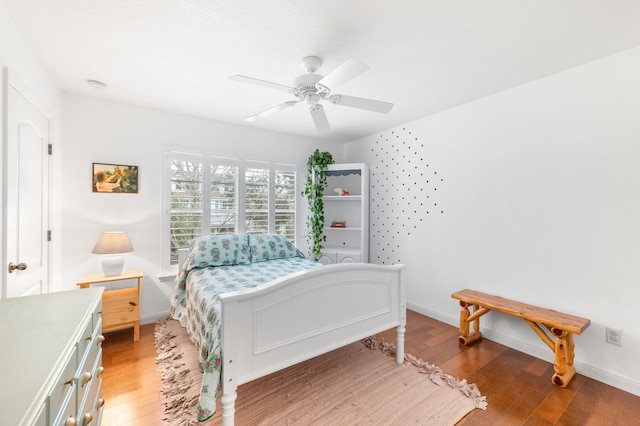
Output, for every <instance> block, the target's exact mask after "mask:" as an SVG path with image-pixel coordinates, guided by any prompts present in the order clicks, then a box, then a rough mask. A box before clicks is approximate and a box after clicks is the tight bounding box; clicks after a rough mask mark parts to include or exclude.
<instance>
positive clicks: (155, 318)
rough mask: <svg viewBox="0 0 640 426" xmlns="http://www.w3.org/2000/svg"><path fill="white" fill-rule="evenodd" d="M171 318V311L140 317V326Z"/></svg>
mask: <svg viewBox="0 0 640 426" xmlns="http://www.w3.org/2000/svg"><path fill="white" fill-rule="evenodd" d="M168 316H169V311H164V312H156V313H153V314H147V315H140V324H151V323H154V322H156V321H158V320H161V319H162V318H166V317H168Z"/></svg>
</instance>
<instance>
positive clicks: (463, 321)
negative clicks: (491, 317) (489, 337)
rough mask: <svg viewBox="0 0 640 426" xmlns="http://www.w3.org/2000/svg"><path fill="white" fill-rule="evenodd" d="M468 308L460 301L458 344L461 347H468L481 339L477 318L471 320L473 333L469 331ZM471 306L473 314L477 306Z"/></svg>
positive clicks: (469, 314) (478, 318) (478, 319)
mask: <svg viewBox="0 0 640 426" xmlns="http://www.w3.org/2000/svg"><path fill="white" fill-rule="evenodd" d="M469 306H470V305H468V304H467V303H466V302H462V301H460V337H459V338H458V342H460V344H461V345H468V344H471V343H473V342H475V341H476V340H479V339H480V338H482V333H480V317H479V316H477V317H475V318H474V319H473V332H470V331H469V317H470V316H471V313H470V312H469ZM471 306H473V311H474V313H475V312H476V311H477V310H478V305H471Z"/></svg>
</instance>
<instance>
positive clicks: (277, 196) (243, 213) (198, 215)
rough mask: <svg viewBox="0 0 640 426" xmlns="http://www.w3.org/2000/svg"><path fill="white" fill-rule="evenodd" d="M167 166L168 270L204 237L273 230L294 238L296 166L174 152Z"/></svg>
mask: <svg viewBox="0 0 640 426" xmlns="http://www.w3.org/2000/svg"><path fill="white" fill-rule="evenodd" d="M167 169H168V174H169V179H168V190H167V192H168V198H169V200H170V201H169V203H168V205H169V206H168V208H167V214H166V223H167V224H168V237H167V238H166V240H168V241H169V247H168V249H167V250H166V253H167V254H166V257H165V259H167V260H165V262H164V263H165V265H166V268H167V269H171V268H172V267H175V265H177V263H178V249H181V248H188V246H189V242H190V241H191V240H192V239H194V238H197V237H200V236H202V235H215V234H229V233H247V234H267V233H272V234H280V235H283V236H286V237H287V238H290V239H291V240H294V241H295V237H296V232H295V229H296V172H295V166H293V165H283V164H274V163H263V162H255V161H243V160H236V159H227V158H220V157H212V156H205V155H196V154H185V153H176V152H171V153H169V154H168V156H167Z"/></svg>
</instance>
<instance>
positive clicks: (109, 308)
mask: <svg viewBox="0 0 640 426" xmlns="http://www.w3.org/2000/svg"><path fill="white" fill-rule="evenodd" d="M143 275H144V272H143V271H142V270H141V269H134V270H130V271H123V272H122V273H121V274H120V275H114V276H111V277H105V276H104V275H103V274H91V275H85V276H84V277H82V279H81V280H80V281H78V283H77V285H78V286H80V288H89V286H91V285H92V284H104V283H110V282H116V281H124V280H138V285H137V286H136V287H128V288H120V289H116V290H108V291H105V292H104V293H102V331H103V332H107V331H112V330H119V329H121V328H128V327H133V340H134V341H136V342H137V341H138V340H139V339H140V281H141V280H142V276H143Z"/></svg>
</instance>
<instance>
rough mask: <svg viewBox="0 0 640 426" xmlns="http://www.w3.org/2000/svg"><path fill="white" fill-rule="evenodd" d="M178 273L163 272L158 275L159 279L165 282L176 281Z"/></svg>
mask: <svg viewBox="0 0 640 426" xmlns="http://www.w3.org/2000/svg"><path fill="white" fill-rule="evenodd" d="M176 275H177V273H176V272H167V273H162V274H160V275H158V280H159V281H160V282H161V283H163V284H167V283H174V282H175V280H176Z"/></svg>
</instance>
